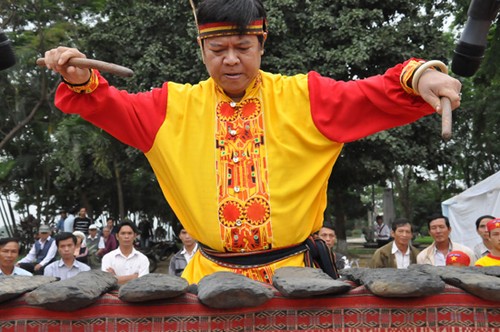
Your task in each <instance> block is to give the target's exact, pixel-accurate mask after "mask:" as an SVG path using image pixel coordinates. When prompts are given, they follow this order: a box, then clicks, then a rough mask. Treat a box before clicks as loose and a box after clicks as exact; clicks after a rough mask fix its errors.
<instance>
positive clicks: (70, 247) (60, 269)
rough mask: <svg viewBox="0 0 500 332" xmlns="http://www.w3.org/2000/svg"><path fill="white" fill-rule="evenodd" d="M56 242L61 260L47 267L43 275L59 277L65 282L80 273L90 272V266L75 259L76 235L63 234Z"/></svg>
mask: <svg viewBox="0 0 500 332" xmlns="http://www.w3.org/2000/svg"><path fill="white" fill-rule="evenodd" d="M55 242H56V245H57V251H58V252H59V256H61V259H59V260H57V261H55V262H52V263H50V264H49V265H47V266H46V267H45V271H44V273H43V274H44V275H45V276H50V277H57V278H59V279H61V280H65V279H68V278H71V277H74V276H76V275H77V274H78V273H80V272H85V271H89V270H90V266H88V265H87V264H85V263H82V262H80V261H78V260H76V258H75V255H74V252H75V248H76V243H77V240H76V235H74V234H72V233H68V232H63V233H60V234H58V235H56V239H55Z"/></svg>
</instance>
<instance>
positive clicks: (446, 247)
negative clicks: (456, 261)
mask: <svg viewBox="0 0 500 332" xmlns="http://www.w3.org/2000/svg"><path fill="white" fill-rule="evenodd" d="M427 226H428V228H429V234H430V235H431V236H432V238H433V239H434V242H432V244H431V245H430V246H428V247H427V248H425V249H424V250H422V251H421V252H420V254H418V256H417V264H430V265H434V266H445V265H446V256H447V255H448V253H450V252H451V251H453V250H460V251H463V252H465V253H466V254H467V255H468V256H469V257H470V259H471V261H470V265H474V262H475V261H476V256H475V255H474V252H473V251H472V249H470V248H469V247H467V246H464V245H463V244H460V243H457V242H453V241H452V240H451V239H450V233H451V226H450V220H449V219H448V217H446V216H442V215H435V216H432V217H430V218H429V220H428V221H427Z"/></svg>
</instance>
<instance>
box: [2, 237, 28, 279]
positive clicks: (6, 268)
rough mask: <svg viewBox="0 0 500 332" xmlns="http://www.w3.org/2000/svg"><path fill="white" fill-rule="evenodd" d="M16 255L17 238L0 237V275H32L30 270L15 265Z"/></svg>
mask: <svg viewBox="0 0 500 332" xmlns="http://www.w3.org/2000/svg"><path fill="white" fill-rule="evenodd" d="M18 257H19V240H18V239H16V238H12V237H8V238H3V239H0V277H1V276H10V275H12V276H16V275H17V276H32V275H33V274H32V273H31V272H28V271H26V270H24V269H21V268H20V267H18V266H16V261H17V258H18Z"/></svg>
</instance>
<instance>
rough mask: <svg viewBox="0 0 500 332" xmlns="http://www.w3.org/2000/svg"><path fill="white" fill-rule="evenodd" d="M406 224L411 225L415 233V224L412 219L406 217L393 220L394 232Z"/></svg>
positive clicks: (392, 227)
mask: <svg viewBox="0 0 500 332" xmlns="http://www.w3.org/2000/svg"><path fill="white" fill-rule="evenodd" d="M404 225H410V227H411V232H412V233H413V225H412V224H411V222H410V220H408V219H406V218H398V219H396V220H394V221H393V222H392V225H391V229H392V231H393V232H395V231H396V229H398V227H402V226H404Z"/></svg>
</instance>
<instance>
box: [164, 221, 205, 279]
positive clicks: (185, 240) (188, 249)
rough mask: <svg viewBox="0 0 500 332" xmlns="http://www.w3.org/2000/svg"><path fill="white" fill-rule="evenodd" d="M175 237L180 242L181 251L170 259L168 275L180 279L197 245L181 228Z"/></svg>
mask: <svg viewBox="0 0 500 332" xmlns="http://www.w3.org/2000/svg"><path fill="white" fill-rule="evenodd" d="M177 237H178V238H179V240H181V242H182V249H181V250H179V251H178V252H177V253H176V254H175V255H174V256H173V257H172V259H170V265H169V266H168V274H171V275H175V276H178V277H180V276H181V274H182V272H183V271H184V269H185V268H186V266H187V264H188V263H189V261H190V260H191V258H193V256H194V254H195V253H196V251H197V250H198V243H197V242H196V241H195V240H194V239H193V238H192V237H191V235H189V233H188V232H187V231H186V230H185V229H184V228H181V230H180V231H179V234H177Z"/></svg>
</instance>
